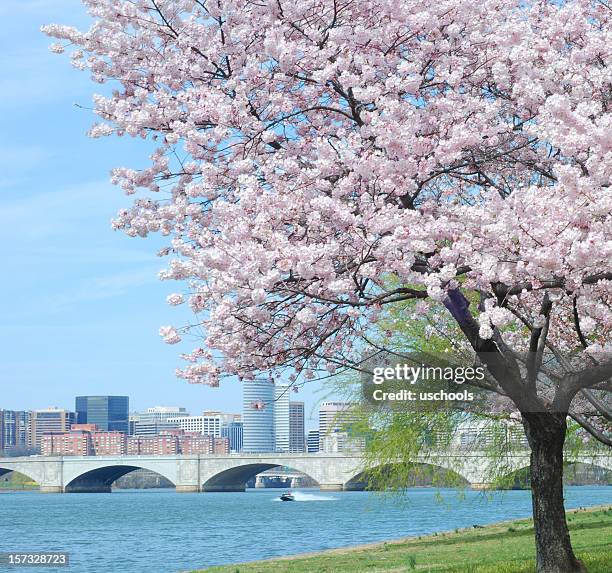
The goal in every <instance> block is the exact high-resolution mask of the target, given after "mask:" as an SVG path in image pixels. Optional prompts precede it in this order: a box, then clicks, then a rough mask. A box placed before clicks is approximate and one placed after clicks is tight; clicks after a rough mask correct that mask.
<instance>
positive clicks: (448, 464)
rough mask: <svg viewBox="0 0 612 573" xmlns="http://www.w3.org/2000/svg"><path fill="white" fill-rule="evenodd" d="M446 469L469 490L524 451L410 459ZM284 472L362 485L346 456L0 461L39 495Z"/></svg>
mask: <svg viewBox="0 0 612 573" xmlns="http://www.w3.org/2000/svg"><path fill="white" fill-rule="evenodd" d="M412 461H413V462H414V463H420V464H428V465H432V466H436V467H439V468H443V469H446V470H451V471H453V472H455V473H456V474H458V475H459V476H460V477H462V478H464V479H465V480H466V481H467V482H468V483H469V484H470V485H471V486H472V487H475V488H482V487H486V486H487V485H488V481H490V476H491V470H492V468H493V467H494V468H495V469H496V470H497V471H496V475H499V474H500V471H499V470H500V468H501V469H502V470H501V471H502V473H503V472H505V473H506V474H510V473H513V472H515V471H518V470H520V469H522V468H524V467H527V466H528V465H529V452H528V451H518V452H514V453H512V454H507V455H506V456H505V457H504V459H503V460H502V461H501V462H500V460H495V461H494V462H493V461H491V460H490V458H488V457H487V455H486V454H485V453H484V452H479V451H474V450H471V451H458V452H457V453H456V454H450V455H449V454H448V453H445V454H444V455H437V454H435V453H430V454H427V455H421V456H418V457H417V458H415V459H414V460H412ZM566 461H567V462H580V463H584V464H590V465H594V466H599V467H601V468H604V469H607V470H612V454H611V453H610V451H608V452H598V453H593V454H588V453H583V454H580V455H578V456H574V457H572V456H568V457H567V459H566ZM279 466H284V467H289V468H292V469H294V470H297V471H299V472H302V473H304V474H306V475H308V476H310V477H311V478H312V479H314V480H315V481H316V482H317V483H318V484H319V487H320V489H321V490H333V491H340V490H356V489H363V487H364V486H365V478H364V470H365V468H366V465H365V463H364V460H363V459H362V458H361V457H359V456H357V455H346V454H325V453H318V454H229V455H191V456H190V455H177V456H104V457H97V456H87V457H79V456H64V457H45V456H30V457H22V458H0V476H1V475H3V474H5V473H7V472H10V471H16V472H19V473H21V474H24V475H25V476H27V477H29V478H30V479H32V480H34V481H35V482H37V483H38V484H39V485H40V491H41V492H44V493H64V492H110V491H111V486H112V483H113V482H114V481H115V480H117V479H118V478H120V477H121V476H123V475H125V474H128V473H130V472H132V471H134V470H137V469H146V470H150V471H153V472H155V473H157V474H159V475H161V476H163V477H165V478H166V479H168V480H169V481H170V482H172V483H173V484H174V485H175V486H176V490H177V491H179V492H199V491H209V492H213V491H244V490H245V487H246V482H247V481H248V480H249V479H250V478H251V477H253V476H255V475H257V474H258V473H261V472H263V471H265V470H268V469H271V468H274V467H279Z"/></svg>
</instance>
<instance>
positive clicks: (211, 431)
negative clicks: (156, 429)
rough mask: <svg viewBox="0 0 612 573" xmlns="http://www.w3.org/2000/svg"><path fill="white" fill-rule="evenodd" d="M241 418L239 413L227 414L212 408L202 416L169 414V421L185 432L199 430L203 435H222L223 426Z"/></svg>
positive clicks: (217, 436) (216, 436)
mask: <svg viewBox="0 0 612 573" xmlns="http://www.w3.org/2000/svg"><path fill="white" fill-rule="evenodd" d="M239 420H240V415H239V414H226V413H224V412H217V411H212V410H205V411H204V412H202V415H201V416H182V417H175V416H169V417H168V419H167V421H168V423H169V424H174V426H175V427H177V428H180V429H181V430H185V432H198V433H200V434H202V435H203V436H214V437H215V438H219V437H221V428H222V427H223V426H224V425H227V424H229V423H230V422H237V421H239Z"/></svg>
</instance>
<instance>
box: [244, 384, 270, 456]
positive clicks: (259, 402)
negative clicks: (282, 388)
mask: <svg viewBox="0 0 612 573" xmlns="http://www.w3.org/2000/svg"><path fill="white" fill-rule="evenodd" d="M242 385H243V386H242V424H243V428H244V443H243V452H246V453H269V452H273V451H274V450H275V445H276V444H275V440H274V406H275V404H274V384H273V383H272V382H271V381H270V380H268V379H262V378H256V379H255V380H245V381H243V382H242Z"/></svg>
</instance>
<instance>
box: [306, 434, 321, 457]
mask: <svg viewBox="0 0 612 573" xmlns="http://www.w3.org/2000/svg"><path fill="white" fill-rule="evenodd" d="M306 451H307V452H308V453H309V454H316V453H317V452H318V451H319V430H310V431H309V432H308V438H307V440H306Z"/></svg>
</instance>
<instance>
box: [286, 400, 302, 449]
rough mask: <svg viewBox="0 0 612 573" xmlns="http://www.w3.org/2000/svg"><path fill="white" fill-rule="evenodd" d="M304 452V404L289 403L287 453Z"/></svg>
mask: <svg viewBox="0 0 612 573" xmlns="http://www.w3.org/2000/svg"><path fill="white" fill-rule="evenodd" d="M304 451H305V447H304V402H289V452H291V453H292V454H301V453H303V452H304Z"/></svg>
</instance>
